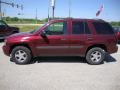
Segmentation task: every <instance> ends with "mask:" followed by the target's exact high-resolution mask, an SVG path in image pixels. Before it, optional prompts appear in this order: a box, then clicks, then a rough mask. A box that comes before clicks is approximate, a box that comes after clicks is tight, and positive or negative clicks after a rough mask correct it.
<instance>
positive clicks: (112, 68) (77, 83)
mask: <svg viewBox="0 0 120 90" xmlns="http://www.w3.org/2000/svg"><path fill="white" fill-rule="evenodd" d="M2 46H3V43H0V90H120V46H119V51H118V53H116V54H113V55H111V56H107V57H106V59H105V63H104V64H102V65H88V64H87V63H86V62H84V60H83V59H82V58H80V57H54V58H53V57H52V58H51V57H47V58H45V57H43V58H39V60H37V62H35V63H33V64H29V65H16V64H15V63H13V62H10V61H9V57H7V56H5V55H4V54H3V51H2V48H1V47H2Z"/></svg>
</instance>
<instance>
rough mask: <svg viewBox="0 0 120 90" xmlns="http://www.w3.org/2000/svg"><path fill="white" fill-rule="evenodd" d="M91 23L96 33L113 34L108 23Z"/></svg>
mask: <svg viewBox="0 0 120 90" xmlns="http://www.w3.org/2000/svg"><path fill="white" fill-rule="evenodd" d="M93 25H94V27H95V29H96V32H97V34H114V32H113V28H112V27H111V26H110V25H109V24H108V23H100V22H94V23H93Z"/></svg>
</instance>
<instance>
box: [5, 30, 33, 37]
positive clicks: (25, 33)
mask: <svg viewBox="0 0 120 90" xmlns="http://www.w3.org/2000/svg"><path fill="white" fill-rule="evenodd" d="M30 35H31V34H30V33H29V32H21V33H16V34H12V35H10V36H8V37H7V38H14V39H15V38H22V37H27V36H30ZM7 38H6V39H7Z"/></svg>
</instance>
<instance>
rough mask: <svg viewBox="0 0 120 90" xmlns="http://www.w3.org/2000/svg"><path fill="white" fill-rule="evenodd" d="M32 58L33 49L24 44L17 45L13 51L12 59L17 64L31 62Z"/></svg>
mask: <svg viewBox="0 0 120 90" xmlns="http://www.w3.org/2000/svg"><path fill="white" fill-rule="evenodd" d="M31 58H32V54H31V51H30V50H29V49H28V48H27V47H24V46H17V47H15V48H14V49H13V50H12V52H11V59H12V61H14V62H15V63H16V64H20V65H25V64H29V63H30V61H31Z"/></svg>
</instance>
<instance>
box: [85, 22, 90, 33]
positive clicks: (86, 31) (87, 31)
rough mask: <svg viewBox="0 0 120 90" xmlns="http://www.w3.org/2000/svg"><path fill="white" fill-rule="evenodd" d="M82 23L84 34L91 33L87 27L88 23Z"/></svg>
mask: <svg viewBox="0 0 120 90" xmlns="http://www.w3.org/2000/svg"><path fill="white" fill-rule="evenodd" d="M84 24H85V33H86V34H91V32H90V29H89V27H88V24H87V23H86V22H85V23H84Z"/></svg>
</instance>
